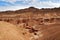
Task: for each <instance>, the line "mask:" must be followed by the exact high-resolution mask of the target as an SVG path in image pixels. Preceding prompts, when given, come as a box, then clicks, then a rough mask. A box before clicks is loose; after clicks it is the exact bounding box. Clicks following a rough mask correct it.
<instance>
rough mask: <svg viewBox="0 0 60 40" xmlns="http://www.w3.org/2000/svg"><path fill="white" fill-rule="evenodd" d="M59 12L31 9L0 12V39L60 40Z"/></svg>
mask: <svg viewBox="0 0 60 40" xmlns="http://www.w3.org/2000/svg"><path fill="white" fill-rule="evenodd" d="M59 10H60V8H52V9H44V8H42V9H38V8H34V7H30V8H26V9H21V10H16V11H5V12H0V21H3V22H0V33H1V34H0V36H1V38H0V39H1V40H60V11H59ZM11 35H12V36H11ZM21 38H22V39H21Z"/></svg>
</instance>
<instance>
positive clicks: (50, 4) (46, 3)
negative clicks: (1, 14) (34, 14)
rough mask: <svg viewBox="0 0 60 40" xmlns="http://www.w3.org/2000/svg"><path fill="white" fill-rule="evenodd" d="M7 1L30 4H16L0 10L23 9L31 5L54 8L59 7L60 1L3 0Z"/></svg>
mask: <svg viewBox="0 0 60 40" xmlns="http://www.w3.org/2000/svg"><path fill="white" fill-rule="evenodd" d="M3 1H6V2H10V3H14V2H16V1H23V3H28V4H29V5H22V4H21V5H20V4H19V5H18V4H14V5H15V6H7V7H0V11H2V10H16V9H23V8H26V7H29V6H34V7H38V8H53V7H59V6H60V3H59V2H57V3H55V2H52V0H47V1H39V0H3Z"/></svg>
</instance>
